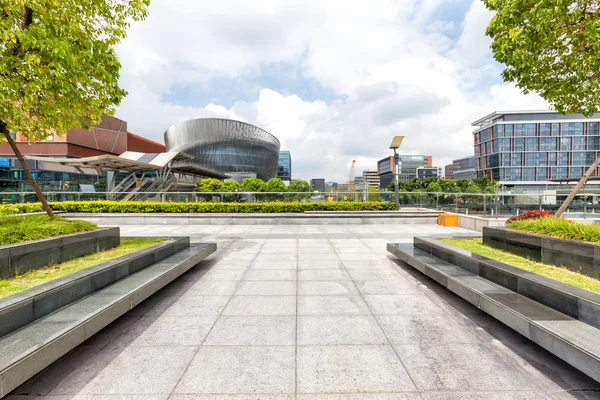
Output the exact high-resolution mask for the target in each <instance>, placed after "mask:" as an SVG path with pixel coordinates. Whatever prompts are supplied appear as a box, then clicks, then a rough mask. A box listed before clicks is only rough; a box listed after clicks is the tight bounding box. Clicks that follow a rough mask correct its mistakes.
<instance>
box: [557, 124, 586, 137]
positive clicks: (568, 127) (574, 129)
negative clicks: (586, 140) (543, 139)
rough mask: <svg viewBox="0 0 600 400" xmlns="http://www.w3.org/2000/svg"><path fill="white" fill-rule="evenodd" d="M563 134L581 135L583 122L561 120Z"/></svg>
mask: <svg viewBox="0 0 600 400" xmlns="http://www.w3.org/2000/svg"><path fill="white" fill-rule="evenodd" d="M562 134H563V136H580V135H583V122H563V123H562Z"/></svg>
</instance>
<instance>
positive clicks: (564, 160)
mask: <svg viewBox="0 0 600 400" xmlns="http://www.w3.org/2000/svg"><path fill="white" fill-rule="evenodd" d="M556 161H557V162H556V165H569V153H558V156H557V158H556Z"/></svg>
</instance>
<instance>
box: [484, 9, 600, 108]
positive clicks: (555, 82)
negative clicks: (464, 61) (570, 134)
mask: <svg viewBox="0 0 600 400" xmlns="http://www.w3.org/2000/svg"><path fill="white" fill-rule="evenodd" d="M484 3H485V5H486V6H487V8H488V9H490V10H492V11H495V12H496V14H495V15H494V17H493V18H492V20H491V22H490V24H489V26H488V27H487V31H486V34H487V35H488V36H490V37H491V38H492V39H493V43H492V51H493V53H494V58H495V59H496V60H497V61H499V62H501V63H503V64H504V65H505V66H506V68H505V69H504V71H503V72H502V78H503V79H504V80H505V81H507V82H515V83H516V85H517V87H519V88H520V89H522V90H523V92H524V93H528V92H530V91H535V92H537V93H539V95H540V96H541V97H542V98H544V99H545V100H546V101H548V102H549V103H550V104H551V105H552V107H553V108H555V109H556V110H557V111H559V112H561V113H565V114H568V113H575V112H580V113H583V114H585V115H588V116H589V115H591V114H593V113H594V112H596V111H597V110H598V109H599V108H600V3H599V2H598V0H564V1H557V0H537V1H531V0H484Z"/></svg>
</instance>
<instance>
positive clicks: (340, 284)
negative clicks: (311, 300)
mask: <svg viewBox="0 0 600 400" xmlns="http://www.w3.org/2000/svg"><path fill="white" fill-rule="evenodd" d="M358 294H360V293H359V292H358V290H357V289H356V286H355V285H354V282H352V281H298V296H335V295H358Z"/></svg>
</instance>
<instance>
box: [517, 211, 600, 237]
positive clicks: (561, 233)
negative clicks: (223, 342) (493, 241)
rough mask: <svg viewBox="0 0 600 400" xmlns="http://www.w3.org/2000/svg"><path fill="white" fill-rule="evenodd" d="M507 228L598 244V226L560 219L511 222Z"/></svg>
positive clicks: (599, 235) (599, 232)
mask: <svg viewBox="0 0 600 400" xmlns="http://www.w3.org/2000/svg"><path fill="white" fill-rule="evenodd" d="M507 228H509V229H514V230H517V231H524V232H530V233H536V234H538V235H545V236H553V237H557V238H561V239H568V240H578V241H582V242H588V243H600V225H586V224H580V223H577V222H573V221H569V220H566V219H562V218H555V217H547V218H539V219H526V220H523V221H515V222H512V223H510V224H508V225H507Z"/></svg>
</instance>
